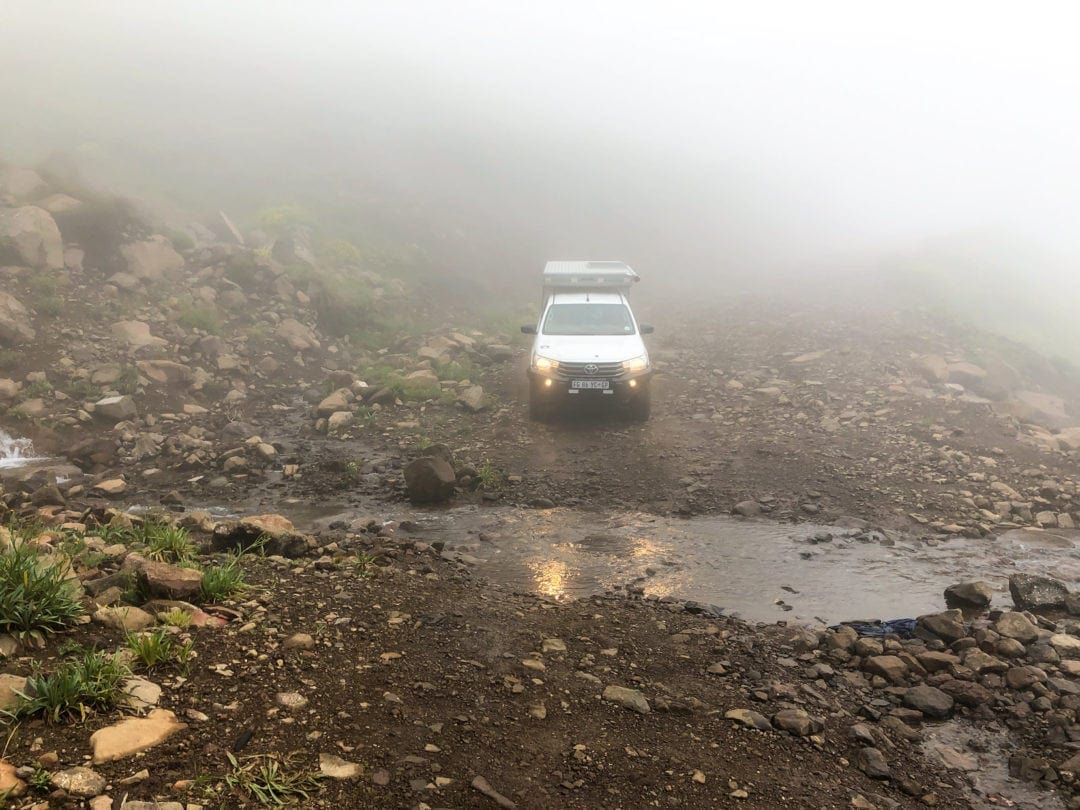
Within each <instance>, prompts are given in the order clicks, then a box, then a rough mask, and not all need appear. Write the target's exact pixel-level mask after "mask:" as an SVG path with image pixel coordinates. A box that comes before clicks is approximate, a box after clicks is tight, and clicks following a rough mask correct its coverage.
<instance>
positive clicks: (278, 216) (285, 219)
mask: <svg viewBox="0 0 1080 810" xmlns="http://www.w3.org/2000/svg"><path fill="white" fill-rule="evenodd" d="M255 221H256V222H257V223H258V225H259V227H260V228H262V229H263V230H264V231H266V232H267V233H268V234H270V235H271V236H278V235H280V234H282V233H284V232H285V231H287V230H288V229H289V228H294V227H296V226H297V225H306V224H308V223H310V222H311V214H310V213H309V212H308V211H307V209H305V208H303V207H302V206H299V205H275V206H272V207H269V208H262V209H260V210H259V211H258V212H257V213H256V214H255Z"/></svg>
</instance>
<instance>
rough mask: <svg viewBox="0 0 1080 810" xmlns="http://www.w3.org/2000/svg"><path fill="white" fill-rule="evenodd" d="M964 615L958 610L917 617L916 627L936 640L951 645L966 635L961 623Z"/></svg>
mask: <svg viewBox="0 0 1080 810" xmlns="http://www.w3.org/2000/svg"><path fill="white" fill-rule="evenodd" d="M963 618H964V614H962V613H961V612H960V611H959V610H946V611H942V612H941V613H931V614H928V615H926V616H919V618H918V624H917V626H918V627H919V628H920V629H922V630H925V631H927V632H929V633H931V634H933V635H934V636H937V637H938V638H940V639H942V640H944V641H946V642H949V643H952V642H953V641H957V640H959V639H962V638H963V637H964V636H966V635H967V629H966V628H965V627H964V623H963Z"/></svg>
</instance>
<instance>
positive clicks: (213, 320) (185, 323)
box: [176, 303, 222, 335]
mask: <svg viewBox="0 0 1080 810" xmlns="http://www.w3.org/2000/svg"><path fill="white" fill-rule="evenodd" d="M176 322H177V323H178V324H180V325H181V326H182V327H184V328H185V329H200V330H202V331H203V332H206V333H208V334H211V335H217V334H220V333H221V326H222V317H221V312H220V311H218V308H217V307H215V306H211V305H210V304H194V303H193V304H188V305H187V306H184V307H182V308H181V309H180V311H179V313H178V314H177V316H176Z"/></svg>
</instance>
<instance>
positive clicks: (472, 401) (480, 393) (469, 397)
mask: <svg viewBox="0 0 1080 810" xmlns="http://www.w3.org/2000/svg"><path fill="white" fill-rule="evenodd" d="M457 402H458V404H459V405H461V407H463V408H464V409H465V410H467V411H471V412H473V413H477V412H479V411H482V410H484V408H486V407H487V397H486V396H485V395H484V389H483V388H481V387H480V386H479V385H470V386H469V387H468V388H466V389H465V390H464V391H462V392H461V393H460V394H458V398H457Z"/></svg>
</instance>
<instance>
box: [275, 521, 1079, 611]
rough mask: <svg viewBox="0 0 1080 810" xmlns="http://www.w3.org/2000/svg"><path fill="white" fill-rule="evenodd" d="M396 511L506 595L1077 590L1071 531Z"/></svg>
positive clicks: (698, 596) (824, 607) (794, 601)
mask: <svg viewBox="0 0 1080 810" xmlns="http://www.w3.org/2000/svg"><path fill="white" fill-rule="evenodd" d="M323 515H324V516H325V515H326V512H323ZM307 517H309V518H314V516H313V515H309V516H307ZM335 517H339V518H345V519H346V520H347V518H348V516H347V515H337V516H335ZM401 517H403V518H404V517H406V516H405V515H402V516H401ZM408 518H409V519H411V520H413V521H414V522H416V523H417V524H418V525H419V528H418V529H417V530H415V531H413V532H412V533H411V534H410V536H411V537H415V538H417V539H422V540H428V541H434V540H442V541H444V542H445V544H446V546H445V550H444V555H446V556H448V557H450V558H457V559H461V560H463V561H464V562H466V563H468V564H469V565H470V566H471V567H472V568H473V570H474V571H475V572H476V574H477V575H479V576H481V577H483V578H486V579H488V580H489V581H491V582H495V583H499V584H502V585H505V586H508V587H511V588H513V589H516V590H521V591H534V592H538V593H542V594H545V595H547V596H549V597H552V598H554V599H574V598H579V597H583V596H589V595H592V594H597V593H625V592H627V591H630V592H633V593H639V594H642V595H644V596H646V597H653V598H663V597H668V596H670V597H673V598H677V599H685V600H695V601H698V602H703V603H706V604H712V605H716V606H718V607H720V608H723V609H724V610H725V611H726V612H727V613H729V614H733V615H738V616H741V617H742V618H744V619H747V620H750V621H765V622H774V621H777V620H780V619H786V620H789V621H800V622H822V623H825V624H834V623H836V622H840V621H848V620H859V619H890V618H899V617H913V616H917V615H920V614H923V613H929V612H932V611H935V610H941V609H943V608H944V597H943V592H944V590H945V588H946V587H948V586H949V585H951V584H953V583H955V582H959V581H962V580H970V579H982V580H985V581H987V582H989V583H990V584H991V585H993V586H994V588H995V589H996V590H997V592H998V593H997V595H996V596H995V599H994V604H995V605H1003V606H1007V605H1009V604H1011V599H1010V598H1009V595H1008V576H1009V574H1012V573H1016V572H1027V573H1036V574H1049V575H1053V576H1055V577H1057V578H1058V579H1061V580H1063V581H1064V582H1065V583H1066V584H1068V585H1069V586H1070V587H1076V586H1077V585H1078V584H1080V532H1076V531H1071V532H1070V531H1045V532H1040V531H1029V530H1022V531H1020V530H1018V531H1010V532H1007V533H1005V534H1003V535H1001V536H1000V537H995V538H983V539H979V540H972V539H965V538H956V539H952V540H941V541H936V540H932V541H921V540H918V539H916V538H913V537H908V536H904V535H899V534H893V533H888V534H882V533H880V532H872V531H856V530H851V529H842V528H835V527H828V526H814V525H807V524H799V525H788V524H775V523H767V522H757V521H755V522H752V521H743V520H738V519H735V518H724V517H707V518H706V517H700V518H691V519H668V518H661V517H656V516H653V515H645V514H633V513H628V514H616V515H614V516H612V515H599V514H594V513H589V512H584V511H575V510H569V509H553V510H546V511H540V510H531V509H517V508H512V507H493V508H492V507H475V506H470V507H462V508H458V509H450V510H447V511H444V512H437V513H436V512H419V513H413V514H411V515H408ZM294 519H297V520H298V523H303V522H304V521H303V519H301V518H299V516H294ZM329 520H330V519H328V518H325V517H324V518H323V519H322V520H320V521H319V523H322V524H323V525H325V524H326V523H327V522H329Z"/></svg>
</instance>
